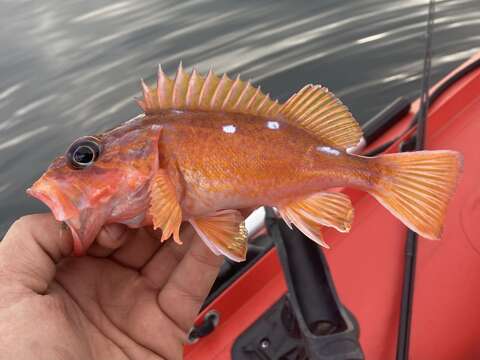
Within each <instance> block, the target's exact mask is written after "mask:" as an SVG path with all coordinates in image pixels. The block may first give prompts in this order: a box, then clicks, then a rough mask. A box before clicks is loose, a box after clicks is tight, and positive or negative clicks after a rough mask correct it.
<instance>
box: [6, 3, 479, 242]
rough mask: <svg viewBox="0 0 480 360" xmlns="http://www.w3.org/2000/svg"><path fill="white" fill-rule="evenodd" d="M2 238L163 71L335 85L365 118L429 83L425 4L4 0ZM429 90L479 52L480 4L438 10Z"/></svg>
mask: <svg viewBox="0 0 480 360" xmlns="http://www.w3.org/2000/svg"><path fill="white" fill-rule="evenodd" d="M0 9H1V11H0V29H1V31H0V169H1V171H0V236H1V234H3V233H4V232H5V231H6V230H7V228H8V226H9V225H10V224H11V223H12V222H13V221H14V220H15V219H16V218H18V217H19V216H21V215H23V214H27V213H32V212H38V211H45V210H46V208H45V207H44V206H43V205H41V204H40V202H39V201H37V200H34V199H30V198H28V197H27V196H26V194H25V189H26V188H27V187H28V186H29V185H30V184H31V183H32V182H33V181H34V180H35V179H36V178H38V177H39V176H40V175H41V173H42V172H43V171H44V169H45V168H46V167H47V166H48V164H49V162H50V161H51V160H52V159H53V158H54V157H55V156H57V155H59V154H61V153H63V151H64V150H65V149H66V147H67V146H68V145H69V144H70V143H71V142H72V141H73V140H74V139H75V138H77V137H79V136H81V135H84V134H89V133H95V132H98V131H101V130H102V129H107V128H110V127H112V126H114V125H115V124H119V123H120V122H123V121H125V120H128V119H129V118H131V117H133V116H135V115H136V114H138V113H139V109H138V108H137V106H136V105H135V103H134V101H133V100H132V98H133V97H134V96H138V95H139V81H138V80H139V79H140V78H141V77H143V78H145V79H146V80H147V82H148V81H150V82H152V81H153V79H154V74H155V70H156V65H157V64H158V63H162V64H163V65H164V69H165V70H166V71H167V72H170V73H173V72H174V70H175V69H176V67H177V65H178V62H179V61H180V60H183V64H184V66H185V67H186V68H187V69H190V68H191V67H192V66H194V65H195V66H196V67H197V68H198V69H199V70H201V71H207V70H208V68H209V67H210V66H213V67H214V69H215V70H216V71H217V72H219V73H221V72H228V73H229V74H231V75H232V76H233V75H236V74H237V73H240V74H241V75H242V78H243V79H248V78H250V79H252V80H253V81H254V82H256V83H258V84H260V85H261V86H262V89H264V90H265V91H267V92H270V93H271V94H272V96H273V97H274V98H278V99H279V100H285V99H286V98H288V96H289V95H290V94H292V93H293V92H294V91H296V90H298V89H299V88H300V87H302V86H303V85H305V84H307V83H319V84H323V85H325V86H327V87H328V88H330V89H331V90H332V91H333V92H335V93H336V94H337V95H339V96H340V97H341V98H342V100H343V101H344V102H345V103H346V104H347V105H348V106H349V107H350V109H351V110H352V112H353V114H354V115H355V116H356V117H357V119H358V120H359V121H360V122H365V121H366V120H368V119H369V118H370V117H371V116H372V115H374V114H376V113H377V112H378V111H379V110H381V109H382V108H383V107H384V106H386V105H387V104H388V103H389V102H391V101H392V100H393V99H395V98H396V97H398V96H401V95H409V96H413V95H415V94H416V93H418V89H419V88H420V77H421V73H420V71H421V68H422V62H423V54H424V42H425V36H424V34H425V21H426V13H427V1H425V0H422V1H418V0H402V1H391V0H383V1H374V0H362V1H359V0H353V1H345V0H343V1H338V0H329V1H327V0H322V1H273V0H272V1H253V0H250V1H199V0H195V1H189V2H179V1H158V0H126V1H110V2H108V1H97V0H96V1H93V0H88V1H86V0H77V1H72V0H70V1H65V0H41V1H40V0H0ZM433 41H434V59H433V65H432V66H433V67H432V75H433V76H432V77H433V79H432V81H436V80H438V79H440V78H441V77H443V76H444V75H445V74H447V73H448V72H449V71H450V70H452V69H454V68H455V67H456V66H458V64H460V63H461V62H462V61H464V60H465V59H467V58H468V57H469V56H471V55H472V54H474V53H475V52H477V51H479V50H480V0H455V1H437V16H436V27H435V33H434V40H433Z"/></svg>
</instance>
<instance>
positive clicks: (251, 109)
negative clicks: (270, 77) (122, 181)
mask: <svg viewBox="0 0 480 360" xmlns="http://www.w3.org/2000/svg"><path fill="white" fill-rule="evenodd" d="M261 92H262V91H261V89H260V86H259V87H257V91H255V92H254V93H253V95H252V98H251V99H250V100H249V101H248V104H247V108H246V110H247V111H249V112H252V113H253V114H256V111H255V101H256V100H257V99H258V97H257V96H258V95H259V94H260V93H261Z"/></svg>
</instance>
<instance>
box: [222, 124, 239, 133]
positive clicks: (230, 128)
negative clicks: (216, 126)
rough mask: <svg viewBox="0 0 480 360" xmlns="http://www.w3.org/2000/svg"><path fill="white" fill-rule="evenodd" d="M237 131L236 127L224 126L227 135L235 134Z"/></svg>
mask: <svg viewBox="0 0 480 360" xmlns="http://www.w3.org/2000/svg"><path fill="white" fill-rule="evenodd" d="M235 131H237V128H236V127H235V125H224V126H223V132H226V133H227V134H233V133H235Z"/></svg>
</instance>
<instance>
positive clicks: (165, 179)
mask: <svg viewBox="0 0 480 360" xmlns="http://www.w3.org/2000/svg"><path fill="white" fill-rule="evenodd" d="M149 212H150V214H151V216H152V220H153V227H154V228H155V229H158V228H160V229H162V239H161V241H165V240H167V239H168V238H169V237H170V236H172V234H173V239H174V240H175V242H176V243H179V244H181V243H182V241H181V240H180V235H179V234H180V225H181V224H182V209H181V207H180V204H179V203H178V200H177V194H176V191H175V186H174V185H173V183H172V182H171V180H170V178H169V176H168V174H167V172H166V171H165V170H163V169H159V170H158V172H157V174H156V175H155V178H154V179H153V182H152V186H151V189H150V209H149Z"/></svg>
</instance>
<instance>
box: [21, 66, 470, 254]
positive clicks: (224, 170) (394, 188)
mask: <svg viewBox="0 0 480 360" xmlns="http://www.w3.org/2000/svg"><path fill="white" fill-rule="evenodd" d="M143 87H144V98H143V99H142V100H140V101H139V104H140V106H141V107H142V109H143V110H144V112H145V114H144V115H141V116H138V117H137V118H135V119H132V120H130V121H128V122H126V123H124V124H122V125H120V126H119V127H117V128H115V129H113V130H110V131H108V132H106V133H103V134H100V135H96V136H93V137H85V138H80V139H79V140H77V141H76V142H75V143H73V144H72V145H71V146H70V147H69V149H68V150H67V152H66V154H65V155H64V156H61V157H59V158H58V159H57V160H55V161H54V162H53V163H52V165H51V166H50V167H49V169H48V170H47V172H46V173H45V174H44V175H43V176H42V177H41V178H40V179H39V180H38V181H37V182H36V183H35V184H34V185H33V186H32V188H31V189H29V193H30V194H31V195H33V196H35V197H37V198H39V199H40V200H42V201H44V202H45V203H46V204H47V205H48V206H49V207H50V208H51V209H52V211H53V213H54V215H55V217H56V218H57V219H58V220H61V221H65V222H66V223H67V224H68V225H69V226H70V228H71V229H72V233H73V235H74V248H75V252H76V253H77V254H81V253H83V252H84V251H85V250H86V249H87V248H88V246H89V245H90V244H91V242H92V241H93V239H94V238H95V235H96V233H97V232H98V231H99V229H100V228H101V226H103V225H104V224H106V223H123V224H126V225H128V226H130V227H142V226H147V225H153V226H154V227H155V228H160V229H162V232H163V235H162V240H166V239H167V238H169V237H173V239H174V240H175V241H177V242H179V243H181V239H180V237H179V228H180V224H181V223H182V222H184V221H188V222H190V223H191V224H192V225H193V227H194V228H195V229H196V231H197V232H198V234H199V235H200V237H201V238H202V239H203V240H204V241H205V243H206V244H207V245H208V246H209V247H210V249H211V250H212V251H213V252H215V253H216V254H223V255H226V256H228V257H229V258H231V259H233V260H236V261H241V260H243V259H245V254H246V249H247V244H246V241H247V234H246V230H245V226H244V219H243V217H242V215H241V212H240V211H239V210H242V209H252V208H255V207H258V206H262V205H268V206H274V207H276V208H277V209H278V210H279V213H280V215H281V216H282V217H283V219H284V220H285V221H286V222H287V224H289V225H290V226H291V225H292V224H294V225H295V226H296V227H297V228H298V229H299V230H300V231H302V232H303V233H305V234H306V235H307V236H308V237H310V238H311V239H312V240H314V241H316V242H317V243H319V244H321V245H323V246H327V244H326V243H325V241H324V240H323V237H322V234H321V228H322V227H323V226H331V227H334V228H336V229H337V230H339V231H342V232H347V231H349V230H350V227H351V223H352V219H353V208H352V205H351V202H350V200H349V199H348V197H347V196H346V195H344V194H342V193H339V192H332V191H329V189H331V188H336V187H340V186H346V187H354V188H358V189H361V190H364V191H367V192H369V193H370V194H372V195H373V196H374V197H375V198H377V200H379V202H380V203H381V204H382V205H384V206H385V207H386V208H387V209H389V210H390V211H391V212H392V213H393V214H394V215H395V216H396V217H397V218H399V219H400V220H401V221H402V222H403V223H405V224H406V225H407V226H409V227H410V228H412V229H414V230H415V231H417V232H418V233H420V234H421V235H423V236H425V237H427V238H439V237H440V235H441V231H442V223H443V219H444V216H445V212H446V207H447V203H448V199H449V198H450V196H451V194H452V192H453V190H454V188H455V185H456V182H457V178H458V174H459V171H460V169H461V156H460V155H459V154H458V153H456V152H454V151H448V150H446V151H423V152H415V153H402V154H389V155H383V156H379V157H375V158H367V157H362V156H356V155H352V154H350V153H349V152H348V151H347V150H348V148H350V147H352V146H355V145H357V144H358V142H359V140H360V139H361V130H360V127H359V126H358V124H357V123H356V121H355V120H354V119H353V117H352V116H351V114H350V112H348V109H347V108H346V107H345V106H344V105H343V104H342V103H341V102H340V101H339V100H338V99H336V98H335V97H334V96H333V94H331V93H330V92H329V91H328V90H326V89H325V88H322V87H319V86H312V85H308V86H306V87H304V88H303V89H302V90H301V91H300V92H299V93H297V94H295V95H294V96H292V97H291V98H290V99H289V100H288V101H287V102H286V103H285V104H278V102H274V101H272V100H271V99H270V98H269V97H268V95H264V94H262V93H261V92H260V90H259V89H256V88H254V87H252V86H251V85H250V84H249V83H244V82H242V81H241V80H240V79H239V78H237V79H236V80H232V79H229V78H228V77H226V76H223V77H222V78H219V77H216V76H215V75H214V74H213V73H211V72H210V73H209V74H208V75H207V76H206V77H203V76H200V75H198V74H197V73H196V72H195V71H194V72H193V73H192V74H187V73H185V72H184V71H183V69H182V68H181V67H180V68H179V70H178V72H177V75H176V77H175V79H174V80H172V79H169V78H168V77H166V76H165V74H164V73H163V72H162V71H161V69H160V71H159V77H158V81H157V87H156V88H153V89H152V88H149V87H148V86H146V85H145V84H144V83H143Z"/></svg>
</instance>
